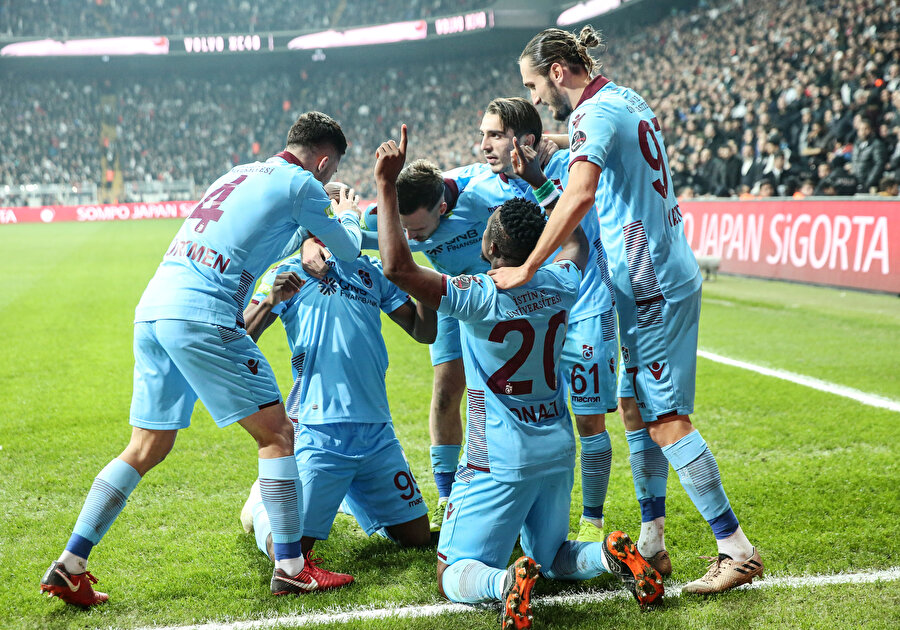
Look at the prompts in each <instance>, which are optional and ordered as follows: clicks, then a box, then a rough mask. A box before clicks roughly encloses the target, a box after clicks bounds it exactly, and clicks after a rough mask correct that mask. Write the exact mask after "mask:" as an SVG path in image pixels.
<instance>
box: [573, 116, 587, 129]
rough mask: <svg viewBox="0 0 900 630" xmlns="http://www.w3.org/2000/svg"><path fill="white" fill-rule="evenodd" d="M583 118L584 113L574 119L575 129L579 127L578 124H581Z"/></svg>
mask: <svg viewBox="0 0 900 630" xmlns="http://www.w3.org/2000/svg"><path fill="white" fill-rule="evenodd" d="M582 118H584V112H581V113H580V114H578V115H577V116H575V118H573V119H572V126H573V127H577V126H578V123H580V122H581V119H582Z"/></svg>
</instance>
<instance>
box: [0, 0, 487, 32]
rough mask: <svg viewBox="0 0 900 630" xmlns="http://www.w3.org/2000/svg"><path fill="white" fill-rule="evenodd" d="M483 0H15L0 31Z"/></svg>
mask: <svg viewBox="0 0 900 630" xmlns="http://www.w3.org/2000/svg"><path fill="white" fill-rule="evenodd" d="M492 3H493V2H492V1H486V0H379V1H378V2H372V1H371V0H317V1H316V2H298V1H297V0H267V1H266V2H250V1H249V0H190V1H189V2H183V1H181V0H137V1H131V0H129V1H126V0H16V2H11V3H10V2H3V3H0V34H6V35H9V36H11V37H31V36H37V37H82V36H84V37H108V36H118V35H197V34H209V33H218V34H221V33H248V32H249V33H258V32H260V31H290V30H297V31H300V30H307V29H321V28H334V27H338V26H341V27H346V26H357V25H362V24H381V23H386V22H396V21H402V20H415V19H422V18H429V17H436V16H441V15H447V14H450V13H460V12H464V11H468V10H471V9H475V8H484V7H486V6H488V5H490V4H492Z"/></svg>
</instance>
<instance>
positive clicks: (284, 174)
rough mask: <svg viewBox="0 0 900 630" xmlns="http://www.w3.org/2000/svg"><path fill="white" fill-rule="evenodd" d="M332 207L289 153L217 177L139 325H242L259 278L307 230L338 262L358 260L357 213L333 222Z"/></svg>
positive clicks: (159, 276)
mask: <svg viewBox="0 0 900 630" xmlns="http://www.w3.org/2000/svg"><path fill="white" fill-rule="evenodd" d="M330 204H331V201H330V200H329V198H328V196H327V195H326V194H325V190H324V189H323V188H322V184H320V183H319V182H318V181H317V180H316V179H315V178H314V177H313V176H312V173H310V172H309V171H306V170H304V169H303V168H302V166H300V163H299V161H297V159H296V158H295V157H294V156H293V155H292V154H290V153H288V152H287V151H285V152H282V153H280V154H278V155H277V156H275V157H272V158H270V159H269V160H268V161H266V162H265V163H262V162H254V163H252V164H244V165H241V166H236V167H234V168H233V169H231V171H229V172H228V173H227V174H225V175H223V176H222V177H220V178H219V179H217V180H216V181H215V182H214V183H213V184H212V186H210V187H209V189H208V190H207V191H206V193H205V194H204V195H203V200H202V201H201V202H200V203H199V204H197V207H196V208H195V209H194V211H193V213H192V214H191V215H190V216H189V217H188V218H187V219H186V220H185V222H184V223H183V224H182V226H181V229H180V230H179V231H178V234H176V235H175V239H174V240H173V241H172V243H171V244H170V245H169V248H168V249H167V250H166V253H165V256H164V257H163V260H162V263H161V264H160V265H159V268H158V269H157V270H156V274H155V275H154V276H153V278H152V279H151V280H150V284H149V285H148V286H147V288H146V289H145V291H144V295H143V296H142V297H141V301H140V303H139V304H138V306H137V310H136V312H135V321H154V320H159V319H181V320H188V321H196V322H205V323H211V324H217V325H220V326H226V327H230V328H234V327H235V326H238V327H243V311H244V307H245V306H246V305H247V301H248V298H249V292H250V290H251V289H252V287H253V283H254V282H255V280H256V278H257V276H258V275H259V274H261V273H262V272H263V271H265V270H266V268H267V267H268V266H269V265H271V264H272V263H273V262H275V261H276V260H278V259H279V258H283V257H284V256H286V255H288V254H290V253H291V252H290V251H285V249H286V248H288V247H289V246H294V247H295V246H296V245H295V243H296V242H297V240H296V234H297V232H298V230H299V229H300V227H301V226H303V227H305V228H307V229H308V230H310V231H311V232H313V233H314V234H315V235H316V236H317V237H319V238H320V239H321V240H322V241H323V242H324V243H325V244H327V245H329V246H330V247H332V248H333V249H332V251H333V252H334V253H335V255H336V256H338V257H340V258H344V259H349V260H353V259H355V258H356V257H357V256H358V255H359V244H360V234H359V222H358V219H357V218H356V217H355V216H354V215H353V214H352V213H344V214H343V215H342V216H341V217H340V219H339V220H338V219H332V218H329V217H328V215H327V214H326V209H327V208H328V207H329V206H330Z"/></svg>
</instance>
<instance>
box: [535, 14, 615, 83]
mask: <svg viewBox="0 0 900 630" xmlns="http://www.w3.org/2000/svg"><path fill="white" fill-rule="evenodd" d="M590 48H600V49H601V50H605V48H606V45H605V44H604V42H603V37H602V36H601V35H600V33H599V32H598V31H595V30H594V27H593V26H591V25H590V24H588V25H587V26H584V27H582V29H581V32H579V33H578V35H577V36H576V35H575V34H574V33H570V32H569V31H564V30H562V29H559V28H548V29H545V30H543V31H541V32H540V33H538V34H537V35H535V36H534V37H532V38H531V41H530V42H528V44H527V45H526V46H525V50H523V51H522V54H521V55H519V60H520V61H521V60H522V59H527V60H528V61H529V62H530V63H531V67H532V68H534V69H535V70H537V72H538V74H540V75H541V76H543V77H545V76H547V75H548V74H550V66H552V65H553V64H554V63H561V64H565V65H566V66H567V67H568V68H569V70H571V71H572V72H576V73H581V72H582V70H583V71H584V72H587V74H588V76H593V75H594V72H595V71H596V70H599V69H600V63H599V62H598V61H596V60H595V59H594V58H593V57H591V55H590V53H588V49H590Z"/></svg>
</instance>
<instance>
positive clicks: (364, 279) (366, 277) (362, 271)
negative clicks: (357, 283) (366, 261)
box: [356, 269, 372, 289]
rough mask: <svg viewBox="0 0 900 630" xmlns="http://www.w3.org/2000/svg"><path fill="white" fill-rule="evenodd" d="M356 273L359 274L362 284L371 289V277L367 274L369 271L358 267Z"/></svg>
mask: <svg viewBox="0 0 900 630" xmlns="http://www.w3.org/2000/svg"><path fill="white" fill-rule="evenodd" d="M356 273H357V274H359V279H360V280H362V283H363V284H364V285H366V288H367V289H371V288H372V277H371V276H370V275H369V272H368V271H366V270H365V269H360V270H359V271H357V272H356Z"/></svg>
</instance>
